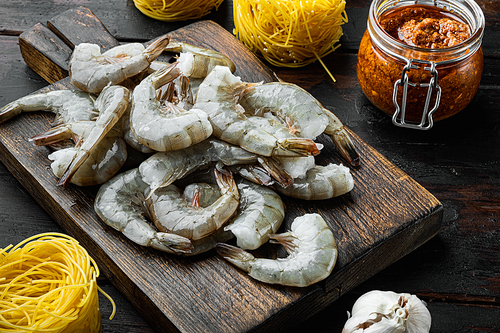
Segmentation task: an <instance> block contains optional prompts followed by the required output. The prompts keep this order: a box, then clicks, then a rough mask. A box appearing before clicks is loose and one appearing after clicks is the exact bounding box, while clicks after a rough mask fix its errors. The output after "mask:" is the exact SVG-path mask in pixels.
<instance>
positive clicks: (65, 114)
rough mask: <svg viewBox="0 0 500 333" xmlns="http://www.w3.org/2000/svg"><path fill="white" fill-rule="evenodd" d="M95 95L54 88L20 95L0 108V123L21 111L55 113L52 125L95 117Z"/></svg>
mask: <svg viewBox="0 0 500 333" xmlns="http://www.w3.org/2000/svg"><path fill="white" fill-rule="evenodd" d="M94 99H95V97H94V96H93V95H91V94H88V93H86V92H83V91H78V90H54V91H49V92H46V93H37V94H32V95H28V96H24V97H21V98H19V99H17V100H15V101H13V102H10V103H9V104H7V105H5V106H4V107H2V108H1V109H0V123H3V122H4V121H7V120H9V119H11V118H13V117H15V116H17V115H19V114H20V113H21V112H30V111H49V112H52V113H55V115H56V118H55V120H54V125H59V124H67V123H72V122H75V121H80V120H91V119H92V118H95V117H96V115H97V113H98V111H97V110H96V108H95V106H94Z"/></svg>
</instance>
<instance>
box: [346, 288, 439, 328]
mask: <svg viewBox="0 0 500 333" xmlns="http://www.w3.org/2000/svg"><path fill="white" fill-rule="evenodd" d="M430 327H431V315H430V312H429V310H428V309H427V307H426V306H425V303H423V302H422V301H421V300H420V299H418V297H416V296H415V295H410V294H397V293H394V292H392V291H379V290H374V291H370V292H368V293H366V294H364V295H362V296H361V297H360V298H358V300H357V301H356V302H355V303H354V305H353V308H352V317H351V318H349V319H348V320H347V322H346V323H345V326H344V329H343V330H342V333H382V332H383V333H399V332H409V333H426V332H429V330H430Z"/></svg>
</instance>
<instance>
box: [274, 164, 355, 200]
mask: <svg viewBox="0 0 500 333" xmlns="http://www.w3.org/2000/svg"><path fill="white" fill-rule="evenodd" d="M353 188H354V179H353V177H352V174H351V172H350V170H349V168H347V167H345V166H343V165H337V164H329V165H327V166H320V165H316V166H315V167H314V168H312V169H309V170H308V171H307V172H306V176H305V177H304V178H297V179H294V182H293V184H291V185H290V186H288V187H283V186H281V185H280V184H276V185H275V189H276V190H277V191H278V192H279V193H281V194H284V195H286V196H289V197H292V198H297V199H302V200H326V199H331V198H334V197H337V196H340V195H343V194H346V193H348V192H350V191H351V190H352V189H353Z"/></svg>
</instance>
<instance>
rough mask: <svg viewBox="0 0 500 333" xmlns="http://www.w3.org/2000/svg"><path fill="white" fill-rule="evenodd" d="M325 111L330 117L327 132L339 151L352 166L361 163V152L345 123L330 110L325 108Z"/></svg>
mask: <svg viewBox="0 0 500 333" xmlns="http://www.w3.org/2000/svg"><path fill="white" fill-rule="evenodd" d="M323 113H324V114H325V115H326V116H327V118H328V125H327V126H326V128H325V134H328V135H330V137H331V138H332V140H333V143H334V144H335V147H337V150H338V151H339V153H340V155H342V157H343V158H345V159H346V160H347V161H348V162H349V163H350V164H351V165H352V166H358V165H359V154H358V152H357V149H356V146H355V145H354V143H353V142H352V140H351V137H350V136H349V134H348V133H347V132H346V130H345V127H344V124H342V122H341V121H340V119H339V118H337V116H336V115H335V114H334V113H333V112H331V111H330V110H328V109H326V108H323Z"/></svg>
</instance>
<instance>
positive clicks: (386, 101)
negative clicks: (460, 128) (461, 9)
mask: <svg viewBox="0 0 500 333" xmlns="http://www.w3.org/2000/svg"><path fill="white" fill-rule="evenodd" d="M379 22H380V25H381V27H382V28H383V29H384V30H385V31H386V32H387V33H388V34H389V35H390V36H391V37H392V38H394V39H396V40H398V41H399V42H402V43H405V44H407V45H410V46H416V47H418V48H422V49H421V51H424V52H425V51H426V49H440V50H443V51H445V50H446V48H449V47H452V46H454V45H457V44H460V43H462V42H464V41H466V40H467V39H468V38H469V37H470V28H469V26H468V25H467V24H466V23H465V22H464V20H462V19H461V18H460V17H458V16H456V15H454V14H452V13H450V12H447V11H445V10H443V9H441V8H437V7H433V6H427V5H410V6H402V7H395V8H394V9H390V10H388V11H386V12H384V13H382V15H381V16H380V18H379ZM412 53H415V54H412ZM417 54H418V51H414V52H413V51H411V50H410V51H409V52H408V54H406V55H405V56H406V57H407V58H414V59H419V58H421V59H422V60H432V59H424V58H422V56H418V55H417ZM448 59H452V57H451V56H450V57H449V58H448ZM443 60H446V58H444V59H443V58H441V59H440V61H443ZM404 65H405V63H404V62H403V61H401V60H398V59H396V58H393V57H392V56H390V55H388V54H386V53H384V52H383V51H381V50H380V49H378V48H377V47H376V46H374V45H373V43H372V41H371V39H370V36H369V34H368V31H366V32H365V34H364V36H363V39H362V40H361V44H360V47H359V52H358V64H357V75H358V81H359V83H360V86H361V88H362V89H363V92H364V93H365V95H366V96H367V97H368V99H369V100H370V101H371V102H372V103H373V104H374V105H375V106H376V107H377V108H379V109H380V110H382V111H384V112H385V113H387V114H389V115H391V116H392V115H393V114H394V112H395V106H394V104H393V100H392V95H393V90H394V83H395V82H396V81H397V80H398V79H401V74H402V70H403V67H404ZM422 67H423V66H422ZM436 69H437V71H438V81H437V83H438V84H439V85H440V86H441V89H442V92H441V101H440V104H439V107H438V109H437V111H436V112H435V113H434V114H433V118H434V120H436V121H437V120H441V119H445V118H448V117H450V116H452V115H454V114H456V113H457V112H459V111H460V110H462V109H463V108H465V107H466V106H467V105H468V104H469V102H470V101H471V100H472V98H473V97H474V95H475V94H476V92H477V88H478V87H479V81H480V79H481V73H482V69H483V55H482V48H479V50H478V51H477V52H476V53H475V54H474V55H472V56H471V57H468V58H467V59H465V60H463V61H461V62H452V63H451V64H448V65H438V66H437V67H436ZM408 76H409V81H410V82H413V83H429V81H430V79H431V74H430V72H429V71H425V70H423V68H422V69H412V70H410V71H409V72H408ZM402 91H403V90H402V87H399V88H398V104H399V105H400V106H401V96H402V94H403V92H402ZM426 95H427V88H426V87H425V88H424V87H409V88H408V92H407V104H406V120H408V121H411V122H420V120H421V117H422V112H423V110H424V102H425V97H426ZM435 95H436V94H435V93H433V97H432V99H431V102H430V107H429V108H432V107H433V106H434V104H435Z"/></svg>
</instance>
